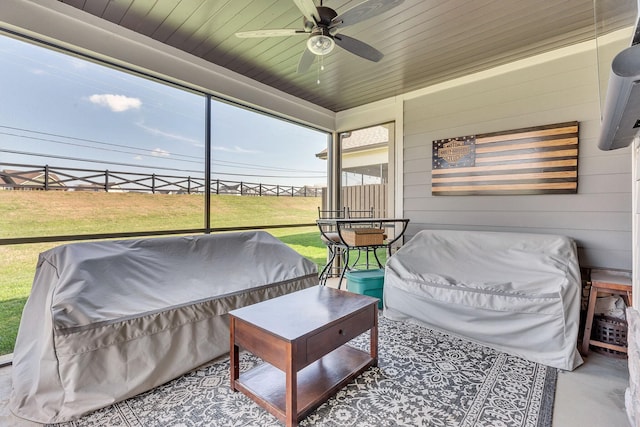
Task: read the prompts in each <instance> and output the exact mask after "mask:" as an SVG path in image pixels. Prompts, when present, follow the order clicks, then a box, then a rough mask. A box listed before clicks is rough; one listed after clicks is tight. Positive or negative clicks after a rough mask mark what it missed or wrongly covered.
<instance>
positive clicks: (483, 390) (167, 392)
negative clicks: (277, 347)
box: [57, 316, 557, 427]
mask: <svg viewBox="0 0 640 427" xmlns="http://www.w3.org/2000/svg"><path fill="white" fill-rule="evenodd" d="M368 338H369V336H368V334H364V335H362V336H360V337H358V338H356V339H355V340H354V341H352V342H351V345H353V346H355V347H359V348H362V349H368ZM257 363H260V360H259V359H257V358H256V357H254V356H252V355H250V354H248V353H244V352H243V353H242V354H241V357H240V369H241V372H243V371H245V370H247V369H250V368H251V367H253V366H255V365H256V364H257ZM556 378H557V370H556V369H555V368H549V367H545V366H543V365H539V364H536V363H534V362H529V361H526V360H524V359H521V358H518V357H514V356H510V355H507V354H504V353H500V352H498V351H495V350H492V349H490V348H487V347H483V346H480V345H478V344H474V343H471V342H468V341H465V340H461V339H458V338H455V337H451V336H449V335H445V334H442V333H439V332H435V331H432V330H430V329H426V328H424V327H422V326H418V325H413V324H407V323H401V322H393V321H390V320H387V319H385V318H383V317H382V316H381V317H380V325H379V367H377V368H371V369H369V370H368V371H366V372H365V373H364V374H362V375H361V376H360V377H358V378H357V379H356V380H354V381H353V382H352V383H351V384H349V385H348V386H346V387H345V388H343V389H342V390H340V391H339V392H338V393H337V394H336V395H335V396H334V397H332V398H331V399H330V400H329V401H327V402H326V403H325V404H323V405H322V406H320V407H319V408H318V409H317V410H316V411H315V412H313V413H312V414H311V415H309V416H308V417H307V418H306V419H305V420H303V421H302V422H301V423H300V425H301V426H335V427H343V426H362V427H372V426H447V427H455V426H461V427H462V426H468V427H471V426H491V427H496V426H504V427H512V426H513V427H516V426H517V427H520V426H523V427H524V426H526V427H536V426H539V427H549V426H551V419H552V411H553V401H554V397H555V384H556ZM280 425H281V424H280V423H279V422H278V420H277V419H276V418H275V417H274V416H272V415H271V414H269V413H267V412H266V411H265V410H264V409H262V408H261V407H259V406H258V405H256V404H255V403H254V402H253V401H252V400H250V399H249V398H248V397H246V396H245V395H243V394H242V393H239V392H238V393H234V392H232V391H231V389H230V387H229V358H228V356H227V357H223V358H220V359H218V360H216V361H215V362H213V363H212V364H211V365H208V366H206V367H202V368H199V369H197V370H195V371H193V372H191V373H189V374H186V375H184V376H182V377H180V378H177V379H176V380H174V381H171V382H169V383H167V384H164V385H163V386H160V387H158V388H156V389H155V390H153V391H150V392H147V393H144V394H141V395H139V396H136V397H134V398H131V399H128V400H126V401H123V402H120V403H117V404H115V405H113V406H110V407H108V408H105V409H101V410H98V411H96V412H93V413H91V414H89V415H87V416H85V417H83V418H81V419H80V420H78V421H75V422H71V423H65V424H58V425H57V426H109V427H115V426H136V427H137V426H143V427H149V426H280Z"/></svg>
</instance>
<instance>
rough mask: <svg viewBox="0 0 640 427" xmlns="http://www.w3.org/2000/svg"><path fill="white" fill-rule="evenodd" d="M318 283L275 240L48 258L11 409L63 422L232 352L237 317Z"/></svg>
mask: <svg viewBox="0 0 640 427" xmlns="http://www.w3.org/2000/svg"><path fill="white" fill-rule="evenodd" d="M317 284H318V273H317V267H316V265H315V264H314V263H313V262H311V261H309V260H307V259H305V258H303V257H302V256H300V255H299V254H298V253H296V252H295V251H293V250H292V249H291V248H289V247H288V246H286V245H285V244H283V243H282V242H280V241H279V240H278V239H276V238H275V237H273V236H271V235H270V234H268V233H265V232H261V231H257V232H240V233H227V234H216V235H202V236H197V237H171V238H154V239H141V240H122V241H107V242H92V243H76V244H69V245H64V246H60V247H57V248H54V249H51V250H49V251H47V252H44V253H42V254H40V258H39V261H38V266H37V270H36V274H35V279H34V281H33V287H32V290H31V295H30V296H29V299H28V301H27V303H26V306H25V308H24V312H23V315H22V321H21V323H20V329H19V332H18V337H17V340H16V346H15V351H14V354H13V390H12V394H11V399H10V409H11V411H12V412H13V413H14V414H15V415H17V416H19V417H22V418H26V419H29V420H33V421H37V422H42V423H54V422H62V421H67V420H71V419H74V418H77V417H79V416H81V415H83V414H85V413H87V412H90V411H92V410H95V409H98V408H101V407H104V406H108V405H110V404H112V403H114V402H117V401H120V400H123V399H126V398H128V397H131V396H134V395H136V394H139V393H141V392H144V391H147V390H149V389H151V388H153V387H156V386H158V385H160V384H162V383H165V382H167V381H169V380H171V379H173V378H176V377H178V376H180V375H182V374H184V373H186V372H188V371H190V370H192V369H193V368H195V367H197V366H199V365H201V364H203V363H205V362H207V361H209V360H211V359H213V358H215V357H217V356H220V355H222V354H223V353H226V352H228V351H229V328H228V316H227V313H228V312H229V311H230V310H233V309H235V308H239V307H242V306H245V305H249V304H253V303H256V302H259V301H262V300H265V299H268V298H273V297H276V296H279V295H282V294H286V293H289V292H293V291H297V290H300V289H304V288H307V287H310V286H314V285H317Z"/></svg>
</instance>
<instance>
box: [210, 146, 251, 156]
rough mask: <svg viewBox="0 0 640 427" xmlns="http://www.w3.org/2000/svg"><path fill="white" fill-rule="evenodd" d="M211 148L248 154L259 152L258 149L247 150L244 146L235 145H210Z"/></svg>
mask: <svg viewBox="0 0 640 427" xmlns="http://www.w3.org/2000/svg"><path fill="white" fill-rule="evenodd" d="M211 149H212V150H214V151H224V152H225V153H248V154H257V153H260V151H257V150H247V149H246V148H241V147H238V146H237V145H236V146H235V147H233V148H229V147H221V146H219V145H218V146H213V147H211Z"/></svg>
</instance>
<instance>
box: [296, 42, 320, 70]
mask: <svg viewBox="0 0 640 427" xmlns="http://www.w3.org/2000/svg"><path fill="white" fill-rule="evenodd" d="M315 60H316V55H315V54H314V53H313V52H311V51H310V50H309V49H307V48H305V49H304V52H302V55H301V56H300V60H299V61H298V73H299V74H302V73H304V72H305V71H307V70H308V69H309V67H311V64H313V61H315Z"/></svg>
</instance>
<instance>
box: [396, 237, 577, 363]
mask: <svg viewBox="0 0 640 427" xmlns="http://www.w3.org/2000/svg"><path fill="white" fill-rule="evenodd" d="M580 297H581V280H580V269H579V266H578V258H577V253H576V246H575V243H574V242H573V241H572V240H571V239H569V238H567V237H564V236H555V235H544V234H527V233H505V232H482V231H455V230H423V231H420V232H418V233H417V234H416V235H415V236H414V237H413V238H412V239H411V240H410V241H409V242H408V243H407V244H405V245H404V246H403V247H402V248H401V249H400V250H399V251H398V252H397V253H396V254H395V255H394V256H392V257H391V258H390V259H389V261H388V262H387V265H386V270H385V284H384V298H383V299H384V309H385V311H384V314H385V316H386V317H388V318H391V319H395V320H407V319H409V320H415V321H418V322H421V323H425V324H427V325H428V326H430V327H432V328H434V329H439V330H442V331H445V332H447V333H452V334H455V335H459V336H462V337H464V338H467V339H469V340H472V341H475V342H479V343H481V344H484V345H487V346H490V347H493V348H496V349H498V350H501V351H504V352H507V353H510V354H514V355H518V356H521V357H523V358H525V359H529V360H532V361H534V362H538V363H541V364H544V365H548V366H552V367H556V368H559V369H564V370H573V369H574V368H576V367H577V366H579V365H580V364H581V363H582V358H581V357H580V354H579V353H578V350H577V338H578V325H579V321H580V320H579V319H580Z"/></svg>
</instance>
